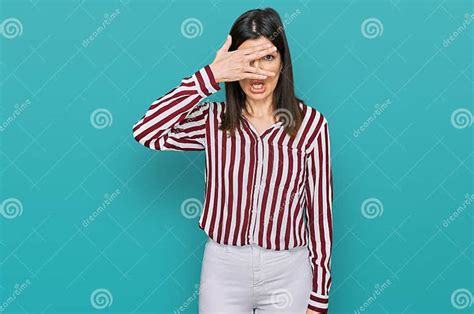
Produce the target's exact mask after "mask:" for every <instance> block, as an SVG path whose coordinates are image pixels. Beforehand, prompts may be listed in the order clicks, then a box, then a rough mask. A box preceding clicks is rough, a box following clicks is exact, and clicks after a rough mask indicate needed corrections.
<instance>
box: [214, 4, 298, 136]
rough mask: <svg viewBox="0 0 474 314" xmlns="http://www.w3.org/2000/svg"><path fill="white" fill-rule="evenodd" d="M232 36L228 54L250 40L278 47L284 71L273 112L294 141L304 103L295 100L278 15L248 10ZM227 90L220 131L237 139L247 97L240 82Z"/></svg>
mask: <svg viewBox="0 0 474 314" xmlns="http://www.w3.org/2000/svg"><path fill="white" fill-rule="evenodd" d="M230 35H231V36H232V44H231V46H230V48H229V51H232V50H236V49H237V48H238V47H239V46H240V45H241V44H242V43H243V42H244V41H246V40H248V39H257V38H259V37H261V36H264V37H265V38H267V39H268V40H270V41H271V42H272V43H273V44H274V45H275V46H276V47H277V49H278V52H279V53H280V56H281V62H282V69H281V72H280V76H279V78H278V82H277V85H276V87H275V90H274V92H273V106H274V109H273V112H274V114H275V118H276V120H278V121H282V122H283V124H284V126H285V131H286V132H287V134H289V135H290V136H291V137H292V138H293V137H294V136H295V135H296V132H297V131H298V129H299V127H300V125H301V122H302V119H303V113H302V111H301V110H300V107H299V102H303V101H302V100H301V99H299V98H297V97H296V96H295V91H294V86H293V67H292V65H291V57H290V50H289V48H288V42H287V40H286V36H285V31H284V28H283V24H282V22H281V19H280V16H279V14H278V12H276V11H275V10H274V9H272V8H265V9H254V10H249V11H247V12H245V13H244V14H242V15H241V16H239V17H238V18H237V20H236V21H235V22H234V24H233V25H232V28H231V30H230ZM225 90H226V91H225V92H226V110H225V113H224V116H223V119H222V125H221V127H220V129H221V130H228V131H230V132H231V134H232V135H234V131H235V128H236V127H237V126H238V125H239V123H241V122H242V110H243V109H244V108H245V97H246V95H245V93H244V92H243V90H242V88H241V87H240V84H239V82H238V81H233V82H225Z"/></svg>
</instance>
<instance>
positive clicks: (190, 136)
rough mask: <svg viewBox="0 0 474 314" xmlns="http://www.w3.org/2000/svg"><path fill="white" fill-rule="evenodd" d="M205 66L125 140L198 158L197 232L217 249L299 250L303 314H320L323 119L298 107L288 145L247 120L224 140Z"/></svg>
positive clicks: (325, 202) (326, 271)
mask: <svg viewBox="0 0 474 314" xmlns="http://www.w3.org/2000/svg"><path fill="white" fill-rule="evenodd" d="M218 90H220V86H219V84H218V83H217V82H216V81H215V78H214V76H213V73H212V71H211V68H210V66H209V65H206V66H204V67H202V68H200V69H199V70H198V71H196V72H195V73H194V74H193V75H191V76H188V77H185V78H183V80H182V81H181V83H180V84H179V85H178V86H176V87H175V88H173V89H172V90H170V91H169V92H168V93H166V94H165V95H163V96H161V97H160V98H158V99H157V100H156V101H154V102H153V103H152V104H151V106H150V107H149V109H148V110H147V111H146V112H145V114H144V116H143V117H142V118H141V119H140V120H139V121H138V122H137V123H135V124H134V126H133V136H134V138H135V139H136V140H137V141H138V142H139V143H140V144H142V145H144V146H146V147H148V148H151V149H153V150H179V151H199V150H202V151H205V154H206V169H205V170H206V171H205V179H206V183H205V193H204V203H203V210H202V212H201V216H200V219H199V228H201V229H202V230H204V232H205V233H206V234H207V235H208V236H209V237H210V238H212V239H213V240H215V241H217V242H218V243H221V244H228V245H236V246H243V245H248V244H250V243H255V244H257V245H258V246H261V247H263V248H267V249H272V250H287V249H290V248H294V247H298V246H307V247H308V252H309V258H310V261H311V266H312V271H313V284H312V292H311V294H310V296H308V309H312V310H315V311H320V312H324V313H325V312H326V311H327V309H328V295H329V290H330V287H331V247H332V245H331V244H332V199H333V193H332V170H331V162H330V145H329V144H330V141H329V132H328V123H327V120H326V118H325V117H324V116H323V115H322V114H321V113H320V112H319V111H317V110H316V109H314V108H312V107H309V106H307V105H305V104H303V103H301V102H300V103H299V106H300V107H301V108H302V110H303V121H302V125H301V128H300V129H299V130H298V132H297V136H296V137H295V138H294V139H291V137H290V136H289V135H287V134H286V133H285V132H284V124H283V123H284V122H282V121H279V122H276V123H274V124H273V125H271V126H270V127H268V128H267V129H266V130H265V131H264V132H263V133H261V134H259V132H257V130H256V129H255V127H254V126H253V125H252V124H251V123H250V121H249V120H247V118H245V117H244V116H242V123H241V124H240V126H239V128H238V129H237V130H236V132H235V137H231V136H226V134H225V133H224V131H222V130H219V129H218V126H219V124H220V123H221V118H222V116H221V114H222V113H223V111H224V110H225V102H210V101H209V102H204V101H202V100H203V99H204V98H205V97H207V96H209V95H211V94H213V93H215V92H217V91H218Z"/></svg>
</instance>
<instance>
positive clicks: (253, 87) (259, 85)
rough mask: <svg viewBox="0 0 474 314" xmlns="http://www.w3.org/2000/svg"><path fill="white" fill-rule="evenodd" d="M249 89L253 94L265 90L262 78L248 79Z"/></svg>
mask: <svg viewBox="0 0 474 314" xmlns="http://www.w3.org/2000/svg"><path fill="white" fill-rule="evenodd" d="M250 91H251V92H252V93H254V94H260V93H263V92H264V91H265V82H264V81H263V80H250Z"/></svg>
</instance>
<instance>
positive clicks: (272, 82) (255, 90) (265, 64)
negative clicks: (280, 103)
mask: <svg viewBox="0 0 474 314" xmlns="http://www.w3.org/2000/svg"><path fill="white" fill-rule="evenodd" d="M268 43H270V44H271V43H272V42H271V41H270V40H268V39H267V38H265V37H263V36H261V37H259V38H257V39H248V40H246V41H244V42H243V43H242V44H241V45H240V46H239V48H237V49H244V48H249V47H253V46H257V45H262V44H268ZM250 65H251V66H254V67H256V68H260V69H262V70H266V71H272V72H274V73H275V76H269V77H267V78H266V79H264V80H260V79H259V80H254V79H248V78H246V79H242V80H239V84H240V87H241V88H242V90H243V91H244V93H245V95H246V96H247V99H250V100H263V99H266V98H267V97H269V96H272V95H273V91H274V90H275V87H276V85H277V82H278V78H279V77H280V70H281V58H280V53H279V51H278V50H277V51H275V52H272V53H270V54H268V55H266V56H264V57H262V58H260V59H256V60H253V61H251V62H250Z"/></svg>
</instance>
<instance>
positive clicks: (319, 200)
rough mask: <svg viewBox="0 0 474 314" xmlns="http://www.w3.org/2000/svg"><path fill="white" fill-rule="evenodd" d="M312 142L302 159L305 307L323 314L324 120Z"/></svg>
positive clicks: (327, 225) (328, 242)
mask: <svg viewBox="0 0 474 314" xmlns="http://www.w3.org/2000/svg"><path fill="white" fill-rule="evenodd" d="M315 141H316V142H315V143H314V145H313V148H312V149H311V150H310V152H309V156H308V158H307V161H306V171H307V173H308V176H307V180H306V184H305V192H306V200H307V206H306V209H307V210H306V218H307V224H306V227H307V231H308V235H309V242H308V249H309V256H310V261H311V268H312V271H313V281H312V284H313V286H312V291H311V294H310V296H309V301H308V309H310V310H313V311H316V312H321V313H327V311H328V301H329V290H330V288H331V249H332V201H333V193H332V168H331V158H330V141H329V130H328V124H327V121H326V119H324V121H323V124H322V125H321V128H320V131H319V134H318V135H317V137H316V139H315Z"/></svg>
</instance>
